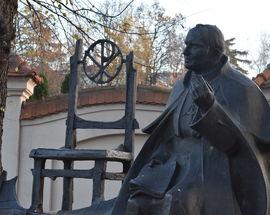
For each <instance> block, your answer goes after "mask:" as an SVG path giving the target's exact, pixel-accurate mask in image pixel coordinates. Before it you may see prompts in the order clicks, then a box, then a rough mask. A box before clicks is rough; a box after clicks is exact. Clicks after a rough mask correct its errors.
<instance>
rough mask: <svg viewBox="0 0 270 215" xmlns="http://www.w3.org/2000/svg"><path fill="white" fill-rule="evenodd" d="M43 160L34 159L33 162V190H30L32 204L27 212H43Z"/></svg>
mask: <svg viewBox="0 0 270 215" xmlns="http://www.w3.org/2000/svg"><path fill="white" fill-rule="evenodd" d="M45 162H46V160H45V159H40V158H36V159H35V161H34V169H33V170H32V174H33V189H32V203H31V206H30V208H29V211H33V212H37V213H42V212H43V190H44V177H42V176H41V171H42V170H43V169H44V167H45Z"/></svg>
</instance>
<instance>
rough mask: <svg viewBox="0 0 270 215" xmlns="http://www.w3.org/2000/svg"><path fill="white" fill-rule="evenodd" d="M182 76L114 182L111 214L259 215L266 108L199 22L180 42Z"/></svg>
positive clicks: (265, 202)
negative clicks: (117, 190)
mask: <svg viewBox="0 0 270 215" xmlns="http://www.w3.org/2000/svg"><path fill="white" fill-rule="evenodd" d="M185 43H186V48H185V50H184V57H185V67H186V68H187V69H188V72H187V74H186V75H185V77H184V79H183V80H179V81H177V83H176V84H175V86H174V88H173V90H172V92H171V95H170V98H169V100H168V104H167V106H166V108H165V110H164V112H163V113H162V114H161V115H160V116H159V117H158V118H157V119H156V120H155V121H154V122H153V123H151V124H150V125H149V126H148V127H146V128H145V129H144V132H146V133H148V134H150V137H149V139H148V140H147V142H146V143H145V145H144V147H143V148H142V150H141V152H140V153H139V155H138V157H137V158H136V160H135V162H134V164H133V166H132V167H131V169H130V171H129V173H128V176H127V178H126V180H125V182H124V184H123V186H122V189H121V191H120V194H119V197H118V198H117V200H116V202H115V204H114V207H113V210H112V214H113V215H124V214H125V215H131V214H132V215H133V214H134V215H267V214H269V212H270V211H269V181H268V172H267V159H266V158H265V157H266V155H267V153H266V152H267V150H268V149H267V148H268V143H270V109H269V105H268V103H267V101H266V99H265V97H264V96H263V95H262V93H261V91H260V90H259V89H258V87H257V86H256V85H255V84H254V83H253V82H252V81H251V80H249V79H248V78H247V77H245V76H244V75H242V74H241V73H240V72H238V71H236V70H235V69H233V68H232V67H231V66H230V64H229V62H228V57H227V56H226V55H225V54H224V52H225V43H224V38H223V35H222V33H221V31H220V30H219V29H218V28H217V27H216V26H213V25H202V24H199V25H197V26H196V27H194V28H192V29H191V30H190V31H189V32H188V34H187V37H186V40H185Z"/></svg>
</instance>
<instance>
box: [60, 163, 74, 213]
mask: <svg viewBox="0 0 270 215" xmlns="http://www.w3.org/2000/svg"><path fill="white" fill-rule="evenodd" d="M64 169H73V162H72V161H64ZM72 203H73V178H67V177H64V178H63V198H62V210H63V211H67V210H72Z"/></svg>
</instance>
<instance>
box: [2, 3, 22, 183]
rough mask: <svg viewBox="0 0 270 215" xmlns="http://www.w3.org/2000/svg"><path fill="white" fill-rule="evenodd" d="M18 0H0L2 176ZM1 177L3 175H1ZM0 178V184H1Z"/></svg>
mask: <svg viewBox="0 0 270 215" xmlns="http://www.w3.org/2000/svg"><path fill="white" fill-rule="evenodd" d="M17 7H18V0H0V175H1V176H3V175H5V174H2V173H3V166H2V154H1V153H2V134H3V118H4V114H5V106H6V97H7V71H8V58H9V54H10V50H11V42H12V40H13V39H14V37H15V24H14V23H15V21H14V19H15V16H16V14H17ZM1 178H3V177H1ZM1 178H0V185H1V181H2V180H1Z"/></svg>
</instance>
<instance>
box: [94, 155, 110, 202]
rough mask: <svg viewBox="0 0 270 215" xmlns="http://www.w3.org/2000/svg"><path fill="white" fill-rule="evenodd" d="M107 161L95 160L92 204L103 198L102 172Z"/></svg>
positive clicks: (103, 182) (103, 183) (103, 172)
mask: <svg viewBox="0 0 270 215" xmlns="http://www.w3.org/2000/svg"><path fill="white" fill-rule="evenodd" d="M106 166H107V161H105V160H96V161H95V167H94V175H93V195H92V204H96V203H98V202H100V201H103V200H104V185H105V179H104V174H105V172H106Z"/></svg>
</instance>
